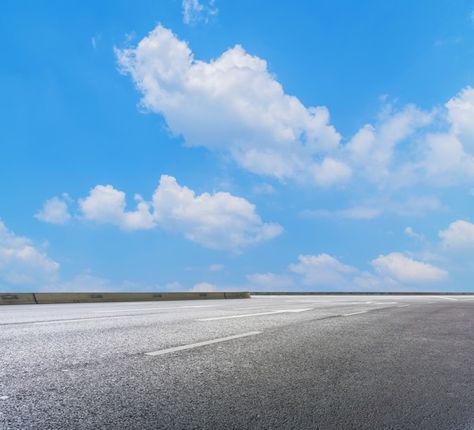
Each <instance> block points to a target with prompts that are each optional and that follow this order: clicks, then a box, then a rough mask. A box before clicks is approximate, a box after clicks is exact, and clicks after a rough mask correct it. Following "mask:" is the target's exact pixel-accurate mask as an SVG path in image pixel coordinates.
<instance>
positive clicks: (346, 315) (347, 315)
mask: <svg viewBox="0 0 474 430" xmlns="http://www.w3.org/2000/svg"><path fill="white" fill-rule="evenodd" d="M367 312H368V311H360V312H352V313H350V314H342V316H343V317H349V316H351V315H359V314H366V313H367Z"/></svg>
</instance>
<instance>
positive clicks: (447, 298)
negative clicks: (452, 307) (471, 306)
mask: <svg viewBox="0 0 474 430" xmlns="http://www.w3.org/2000/svg"><path fill="white" fill-rule="evenodd" d="M436 298H437V299H444V300H454V301H455V302H457V301H458V299H453V298H452V297H436Z"/></svg>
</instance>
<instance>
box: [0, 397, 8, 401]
mask: <svg viewBox="0 0 474 430" xmlns="http://www.w3.org/2000/svg"><path fill="white" fill-rule="evenodd" d="M9 398H10V396H0V400H7V399H9Z"/></svg>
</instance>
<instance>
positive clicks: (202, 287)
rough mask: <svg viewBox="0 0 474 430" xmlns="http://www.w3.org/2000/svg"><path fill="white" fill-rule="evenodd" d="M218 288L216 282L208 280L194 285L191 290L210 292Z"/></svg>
mask: <svg viewBox="0 0 474 430" xmlns="http://www.w3.org/2000/svg"><path fill="white" fill-rule="evenodd" d="M217 290H218V288H217V286H215V285H214V284H210V283H208V282H200V283H198V284H196V285H194V286H193V288H192V289H191V291H193V292H196V293H197V292H200V293H209V292H212V291H217Z"/></svg>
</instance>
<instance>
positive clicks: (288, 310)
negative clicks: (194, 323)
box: [198, 308, 312, 321]
mask: <svg viewBox="0 0 474 430" xmlns="http://www.w3.org/2000/svg"><path fill="white" fill-rule="evenodd" d="M311 309H312V308H306V309H282V310H280V311H270V312H258V313H255V314H242V315H230V316H224V317H212V318H199V319H198V321H218V320H230V319H234V318H248V317H259V316H261V315H275V314H286V313H297V312H306V311H310V310H311Z"/></svg>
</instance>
